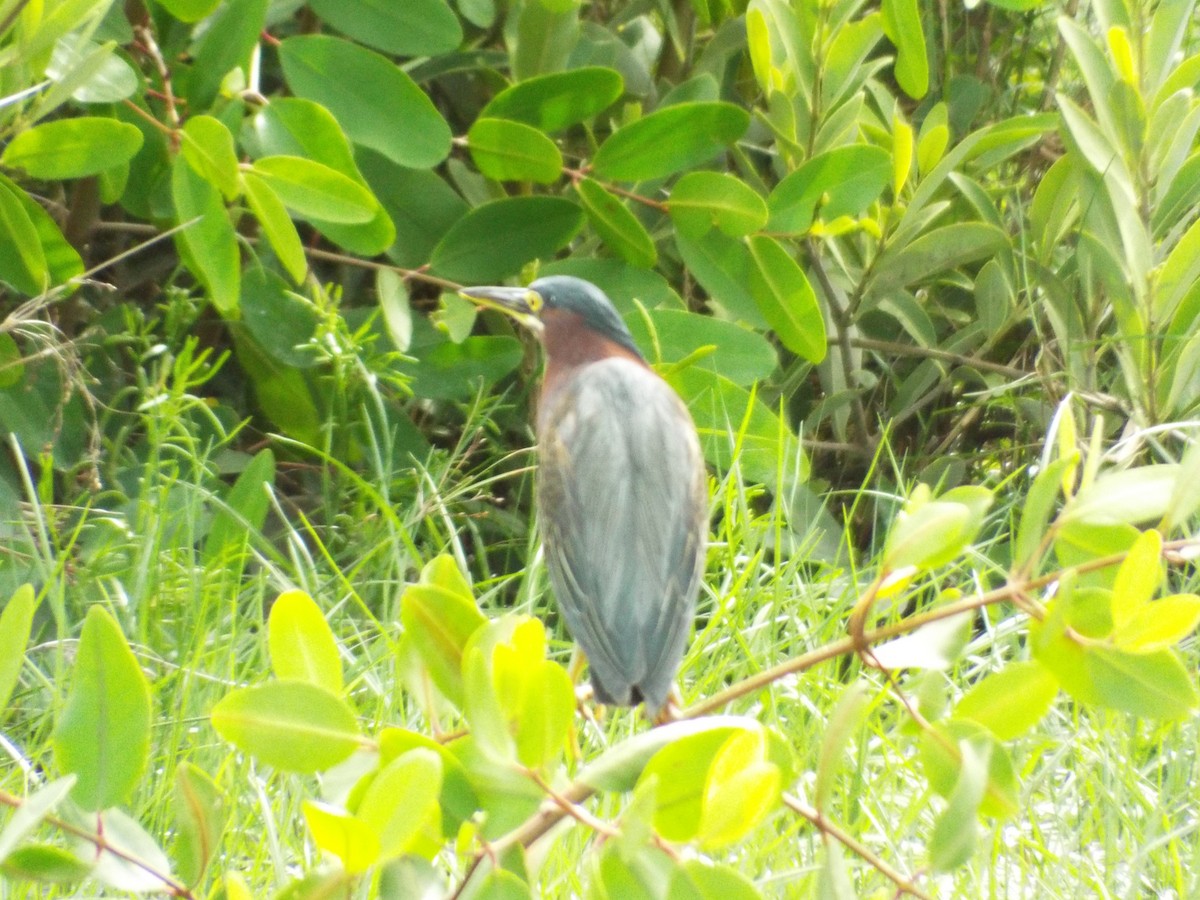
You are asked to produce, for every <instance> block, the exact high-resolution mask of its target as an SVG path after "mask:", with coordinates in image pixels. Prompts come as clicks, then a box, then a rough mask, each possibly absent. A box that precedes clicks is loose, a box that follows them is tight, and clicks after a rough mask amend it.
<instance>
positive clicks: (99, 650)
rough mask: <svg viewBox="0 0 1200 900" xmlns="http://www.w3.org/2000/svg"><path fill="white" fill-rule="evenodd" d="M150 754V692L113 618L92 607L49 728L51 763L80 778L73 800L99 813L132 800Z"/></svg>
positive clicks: (73, 793) (84, 623) (72, 793)
mask: <svg viewBox="0 0 1200 900" xmlns="http://www.w3.org/2000/svg"><path fill="white" fill-rule="evenodd" d="M149 755H150V688H149V686H148V685H147V684H146V678H145V676H143V675H142V670H141V668H140V667H139V666H138V662H137V659H136V658H135V657H134V655H133V652H132V651H131V650H130V649H129V645H128V644H127V643H126V642H125V636H124V635H122V634H121V629H120V627H119V626H118V625H117V623H116V620H114V619H113V617H112V616H111V615H109V613H108V612H107V611H106V610H105V609H104V608H103V607H101V606H92V607H91V608H90V609H89V610H88V613H87V617H86V618H85V619H84V622H83V631H82V633H81V634H80V636H79V649H78V651H77V653H76V656H75V667H74V669H73V670H72V673H71V684H70V688H69V690H68V693H67V702H66V705H65V706H64V707H63V710H62V713H61V714H60V716H59V718H58V722H57V723H56V725H55V728H54V758H55V761H56V763H57V765H58V767H59V768H60V769H61V770H62V771H64V772H72V773H74V774H75V775H77V776H78V778H79V780H78V781H77V782H76V784H75V788H74V790H73V791H72V792H71V797H72V799H73V800H74V801H75V802H76V803H78V804H79V805H80V806H81V807H83V808H84V809H86V810H98V809H106V808H107V807H110V806H116V805H117V804H118V803H123V802H124V801H125V800H126V799H127V798H128V797H129V795H130V793H132V791H133V789H134V787H135V786H136V785H137V783H138V781H139V780H140V779H141V778H142V774H143V773H144V771H145V769H146V761H147V760H148V759H149Z"/></svg>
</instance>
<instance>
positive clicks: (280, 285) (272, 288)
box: [242, 266, 320, 369]
mask: <svg viewBox="0 0 1200 900" xmlns="http://www.w3.org/2000/svg"><path fill="white" fill-rule="evenodd" d="M319 317H320V314H319V313H318V311H317V309H316V307H315V306H314V305H313V303H312V301H311V300H309V299H308V298H306V297H304V296H302V295H300V294H296V293H293V292H292V291H289V290H288V286H287V282H286V281H284V280H283V279H282V278H281V277H280V276H278V275H276V274H275V273H274V272H272V271H270V270H268V269H265V268H263V267H261V266H254V267H252V268H250V269H248V270H247V271H246V275H245V277H244V278H243V279H242V324H243V325H244V326H245V329H246V331H247V332H248V333H249V334H250V336H251V337H253V338H254V342H255V345H256V346H257V347H258V348H259V349H261V350H262V351H263V353H265V354H266V355H267V356H269V357H270V358H271V360H272V361H273V362H278V363H282V364H283V365H284V366H288V367H289V368H294V369H311V368H313V367H315V366H317V365H318V364H319V362H320V358H319V356H318V354H317V353H315V352H314V349H315V348H314V346H313V343H314V341H315V339H316V336H317V329H318V327H319V326H320V318H319Z"/></svg>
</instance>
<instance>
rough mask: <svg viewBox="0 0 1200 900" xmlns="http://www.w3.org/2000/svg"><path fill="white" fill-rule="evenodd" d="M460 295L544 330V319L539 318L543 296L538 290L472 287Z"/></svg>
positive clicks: (522, 322) (460, 292) (529, 325)
mask: <svg viewBox="0 0 1200 900" xmlns="http://www.w3.org/2000/svg"><path fill="white" fill-rule="evenodd" d="M458 295H459V296H460V297H465V298H466V299H468V300H470V301H471V302H472V303H477V304H479V305H480V306H484V307H487V308H489V309H497V310H499V311H500V312H502V313H505V314H506V315H509V316H512V317H513V318H514V319H516V320H517V321H518V322H520V323H521V324H522V325H524V326H525V327H526V328H529V329H532V330H533V331H541V330H542V320H541V319H539V318H538V310H539V309H541V305H542V298H541V295H540V294H538V292H537V291H531V290H530V289H529V288H523V287H472V288H463V289H462V290H461V291H459V292H458Z"/></svg>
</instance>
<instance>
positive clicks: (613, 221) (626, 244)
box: [575, 178, 658, 269]
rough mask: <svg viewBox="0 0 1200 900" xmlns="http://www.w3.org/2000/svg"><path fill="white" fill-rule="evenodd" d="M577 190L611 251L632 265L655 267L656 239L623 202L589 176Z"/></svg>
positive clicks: (656, 254)
mask: <svg viewBox="0 0 1200 900" xmlns="http://www.w3.org/2000/svg"><path fill="white" fill-rule="evenodd" d="M575 190H576V192H577V193H578V194H579V199H580V200H582V201H583V208H584V209H585V210H586V211H587V215H588V221H590V222H591V223H592V228H594V229H595V230H596V234H598V235H599V236H600V240H602V241H603V242H604V245H605V246H606V247H608V249H609V250H611V251H612V252H613V253H615V254H616V255H617V256H619V257H621V259H623V260H625V262H627V263H629V264H630V265H634V266H641V267H643V268H646V269H650V268H653V267H654V265H655V263H657V262H658V250H657V248H656V247H655V246H654V239H653V238H651V237H650V235H649V234H648V233H647V231H646V229H645V227H644V226H643V225H642V223H641V222H639V221H638V219H637V216H635V215H634V214H633V213H632V212H630V211H629V210H628V209H627V208H626V207H625V204H624V203H622V202H621V201H620V200H619V199H618V198H617V197H615V196H613V195H612V194H610V193H609V192H608V191H606V190H605V189H604V188H603V187H602V186H601V185H600V184H599V183H598V182H596V181H593V180H592V179H590V178H584V179H581V180H580V181H579V182H577V183H576V185H575Z"/></svg>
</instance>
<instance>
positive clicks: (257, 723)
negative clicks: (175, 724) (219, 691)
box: [212, 681, 362, 773]
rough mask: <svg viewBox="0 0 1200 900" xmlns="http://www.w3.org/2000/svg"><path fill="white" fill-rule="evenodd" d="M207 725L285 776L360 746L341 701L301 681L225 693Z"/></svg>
mask: <svg viewBox="0 0 1200 900" xmlns="http://www.w3.org/2000/svg"><path fill="white" fill-rule="evenodd" d="M212 724H213V728H215V729H216V731H217V734H219V735H220V736H221V737H222V738H224V739H225V740H227V741H229V743H231V744H233V745H234V746H235V747H237V748H238V749H239V750H241V751H243V752H244V753H249V754H250V755H251V756H253V757H254V758H256V759H258V760H259V761H260V762H264V763H266V764H267V765H269V766H274V767H275V768H277V769H282V770H283V771H285V772H300V773H312V772H321V771H324V770H325V769H329V768H332V767H333V766H336V765H337V764H338V763H340V762H342V761H343V760H344V759H346V758H347V757H348V756H350V754H351V753H353V752H354V751H355V750H357V749H358V748H359V746H360V745H361V743H362V739H361V737H360V735H359V731H358V724H357V722H356V721H355V719H354V712H353V711H352V710H351V709H350V707H349V706H347V705H346V703H345V701H343V700H342V699H341V698H340V697H338V696H337V695H336V694H332V693H330V692H329V691H327V690H326V689H325V688H322V687H318V686H317V685H315V684H309V683H308V682H306V681H272V682H268V683H267V684H260V685H256V686H254V687H247V688H238V689H237V690H235V691H231V692H230V693H228V694H226V695H225V697H224V698H223V699H222V700H221V701H220V702H219V703H218V704H217V705H216V706H214V707H213V711H212Z"/></svg>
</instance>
